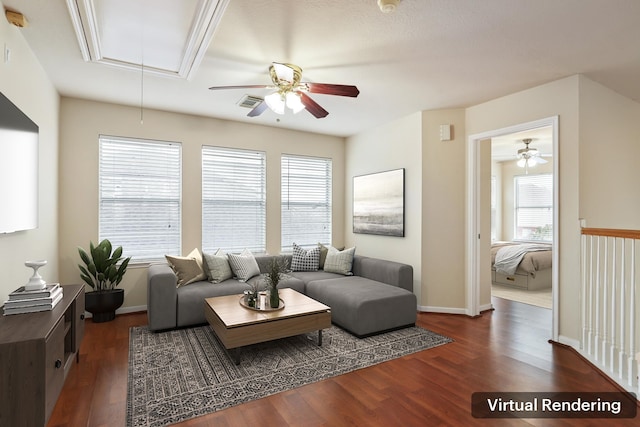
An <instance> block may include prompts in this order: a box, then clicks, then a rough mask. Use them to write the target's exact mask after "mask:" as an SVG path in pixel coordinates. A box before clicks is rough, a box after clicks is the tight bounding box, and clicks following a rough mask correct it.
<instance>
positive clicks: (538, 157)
mask: <svg viewBox="0 0 640 427" xmlns="http://www.w3.org/2000/svg"><path fill="white" fill-rule="evenodd" d="M535 158H536V162H538V163H540V164H545V163H549V162H548V161H546V160H545V159H543V158H542V157H541V156H535Z"/></svg>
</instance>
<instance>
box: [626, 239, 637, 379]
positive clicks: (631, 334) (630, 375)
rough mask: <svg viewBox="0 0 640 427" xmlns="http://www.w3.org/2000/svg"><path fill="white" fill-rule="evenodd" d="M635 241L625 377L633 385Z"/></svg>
mask: <svg viewBox="0 0 640 427" xmlns="http://www.w3.org/2000/svg"><path fill="white" fill-rule="evenodd" d="M635 260H636V243H635V242H634V241H631V277H630V278H629V285H630V286H631V289H630V290H629V358H628V361H629V363H628V365H629V366H628V369H627V378H628V383H629V385H633V380H634V379H635V375H633V373H634V370H633V355H634V354H635V352H636V263H635Z"/></svg>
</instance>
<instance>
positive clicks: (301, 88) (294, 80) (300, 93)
mask: <svg viewBox="0 0 640 427" xmlns="http://www.w3.org/2000/svg"><path fill="white" fill-rule="evenodd" d="M269 75H270V76H271V81H272V82H273V85H244V86H212V87H210V88H209V89H211V90H220V89H275V91H274V92H273V93H270V94H269V95H267V96H265V97H264V101H262V102H260V103H259V104H257V105H256V106H255V107H253V109H252V110H251V111H249V114H247V116H249V117H256V116H259V115H260V114H262V113H263V112H264V111H265V110H266V109H267V107H268V108H270V109H271V110H273V111H274V112H275V113H277V114H284V112H285V107H287V108H289V109H291V110H292V111H293V112H294V113H298V112H300V111H302V110H304V109H305V108H306V109H307V111H309V112H310V113H311V114H313V115H314V116H315V117H316V118H318V119H321V118H323V117H326V116H327V115H328V114H329V112H328V111H327V110H325V109H324V108H322V107H321V106H320V104H318V103H317V102H315V101H314V100H313V99H311V97H310V96H309V95H307V93H320V94H325V95H338V96H350V97H352V98H355V97H357V96H358V94H359V93H360V91H359V90H358V88H357V87H355V86H351V85H337V84H329V83H310V82H301V81H300V80H301V78H302V68H300V67H298V66H297V65H293V64H286V63H280V62H274V63H272V64H271V66H270V67H269Z"/></svg>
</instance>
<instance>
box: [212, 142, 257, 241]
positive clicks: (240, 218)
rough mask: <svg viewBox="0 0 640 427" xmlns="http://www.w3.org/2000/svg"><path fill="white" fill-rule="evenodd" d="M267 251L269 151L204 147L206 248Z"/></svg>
mask: <svg viewBox="0 0 640 427" xmlns="http://www.w3.org/2000/svg"><path fill="white" fill-rule="evenodd" d="M245 248H246V249H249V250H250V251H252V252H255V253H264V252H266V154H265V153H264V152H259V151H251V150H238V149H231V148H223V147H212V146H203V147H202V250H203V251H205V252H214V251H216V250H217V249H223V250H224V251H227V252H241V251H242V250H244V249H245Z"/></svg>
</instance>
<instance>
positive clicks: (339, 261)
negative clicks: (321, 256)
mask: <svg viewBox="0 0 640 427" xmlns="http://www.w3.org/2000/svg"><path fill="white" fill-rule="evenodd" d="M355 253H356V248H355V247H353V248H349V249H345V250H343V251H339V250H337V249H336V248H334V247H333V246H329V251H328V252H327V259H326V260H325V261H324V271H327V272H329V273H338V274H344V275H345V276H352V275H353V273H352V272H351V267H352V266H353V256H354V255H355Z"/></svg>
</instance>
